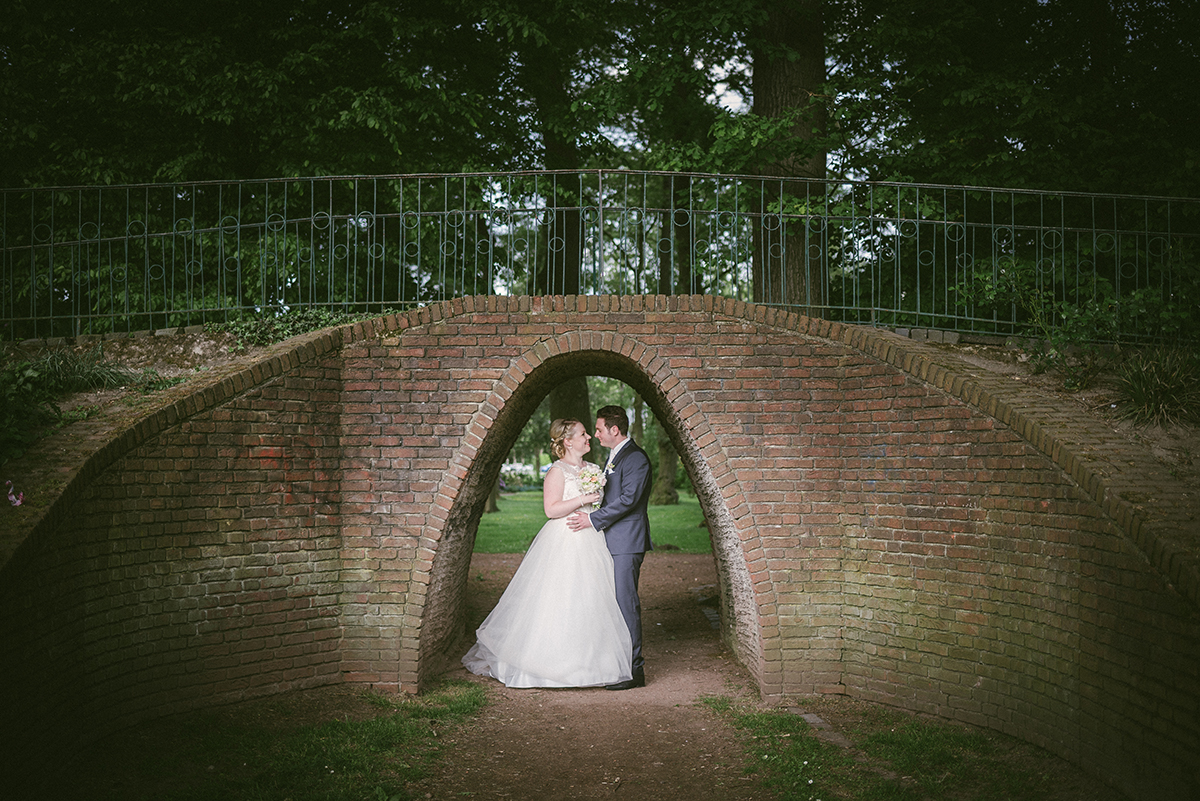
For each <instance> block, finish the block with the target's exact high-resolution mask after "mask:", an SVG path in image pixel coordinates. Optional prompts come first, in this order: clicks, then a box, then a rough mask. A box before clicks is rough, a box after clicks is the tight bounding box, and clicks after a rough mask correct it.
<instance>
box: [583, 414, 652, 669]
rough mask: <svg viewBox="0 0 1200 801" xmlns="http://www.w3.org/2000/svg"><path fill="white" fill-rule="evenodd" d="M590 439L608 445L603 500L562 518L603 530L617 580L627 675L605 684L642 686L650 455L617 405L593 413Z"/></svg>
mask: <svg viewBox="0 0 1200 801" xmlns="http://www.w3.org/2000/svg"><path fill="white" fill-rule="evenodd" d="M596 439H598V440H600V444H601V445H603V446H604V447H606V448H609V453H608V464H607V465H606V466H605V468H604V472H605V473H606V474H607V476H608V480H607V482H606V483H605V485H604V498H603V499H602V500H601V501H600V508H599V509H597V510H596V511H594V512H592V513H591V514H590V515H588V514H585V513H583V512H576V513H575V514H574V515H572V516H571V517H570V518H568V520H567V525H568V526H569V527H570V528H571V530H572V531H579V530H580V529H585V528H588V527H592V528H595V529H596V530H597V531H603V532H604V541H605V542H606V543H607V544H608V550H609V552H610V553H611V554H612V558H613V570H614V575H615V577H616V584H617V606H619V607H620V608H621V614H622V615H623V616H624V618H625V625H627V626H628V627H629V635H630V637H631V638H632V639H633V678H631V679H629V681H622V682H619V683H617V684H610V685H608V686H607V687H606V688H605V689H608V690H628V689H631V688H633V687H645V686H646V669H645V661H644V660H643V659H642V602H641V601H640V600H639V599H638V577H639V576H640V575H641V572H642V559H644V558H645V556H646V551H649V550H651V549H652V548H653V546H652V545H651V544H650V516H649V514H648V512H647V511H646V506H647V503H648V502H649V500H650V459H649V458H648V457H647V456H646V452H645V451H644V450H642V449H641V448H639V447H638V444H637V443H636V442H634V441H633V440H631V439H630V438H629V417H628V416H627V415H626V414H625V410H624V409H622V408H621V407H620V406H605V407H604V408H603V409H601V410H600V411H599V412H597V413H596Z"/></svg>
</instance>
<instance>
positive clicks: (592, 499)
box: [579, 492, 600, 508]
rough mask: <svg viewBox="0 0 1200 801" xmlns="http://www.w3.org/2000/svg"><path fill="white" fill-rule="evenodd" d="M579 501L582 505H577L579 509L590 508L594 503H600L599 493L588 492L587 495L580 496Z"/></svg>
mask: <svg viewBox="0 0 1200 801" xmlns="http://www.w3.org/2000/svg"><path fill="white" fill-rule="evenodd" d="M579 500H580V501H582V503H580V504H579V506H580V507H581V508H582V507H584V506H591V505H592V504H594V503H599V502H600V493H598V492H589V493H588V494H587V495H580V496H579Z"/></svg>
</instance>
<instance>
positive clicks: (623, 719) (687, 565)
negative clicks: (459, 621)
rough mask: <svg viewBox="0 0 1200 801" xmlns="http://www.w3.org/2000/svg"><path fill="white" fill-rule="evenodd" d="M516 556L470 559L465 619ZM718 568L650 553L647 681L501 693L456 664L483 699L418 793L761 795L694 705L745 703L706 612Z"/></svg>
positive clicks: (713, 723) (739, 753)
mask: <svg viewBox="0 0 1200 801" xmlns="http://www.w3.org/2000/svg"><path fill="white" fill-rule="evenodd" d="M520 558H521V557H520V555H519V554H476V555H475V557H474V558H473V559H472V561H471V585H472V586H471V592H470V603H471V611H470V614H471V622H472V625H473V626H474V625H477V624H478V623H480V622H482V620H483V618H484V616H486V614H487V612H488V611H489V610H490V609H491V607H492V606H493V605H494V604H495V602H496V599H497V598H499V596H500V593H501V592H502V591H503V589H504V587H505V586H506V585H507V584H508V580H509V579H510V578H511V577H512V574H513V572H514V571H515V570H516V568H517V565H518V564H519V562H520ZM716 580H717V579H716V569H715V566H714V564H713V558H712V556H709V555H699V556H697V555H692V554H675V553H650V554H648V555H647V558H646V563H645V566H644V567H643V569H642V593H641V594H642V605H643V609H642V616H643V628H644V640H645V642H644V645H643V649H644V652H645V655H646V678H647V685H646V686H645V687H641V688H638V689H634V690H626V691H623V692H609V691H607V690H604V689H586V690H510V689H508V688H506V687H504V685H502V684H500V683H499V682H497V681H494V680H492V679H486V678H481V677H478V676H473V675H472V674H470V673H468V672H467V671H466V670H464V669H462V668H458V669H456V670H453V671H451V672H450V674H449V675H450V676H452V677H454V678H467V679H469V680H471V681H477V682H480V683H483V684H485V685H486V686H488V687H489V688H490V690H491V697H492V703H491V704H490V705H489V706H488V707H487V708H485V709H484V710H483V712H482V713H481V714H480V715H479V716H478V718H477V719H476V720H475V722H474V723H473V724H472V725H471V726H469V727H467V728H465V729H464V730H463V731H462V732H460V733H458V734H455V735H454V736H453V737H452V738H450V741H449V742H448V743H446V744H445V745H446V752H445V753H444V758H443V759H442V760H441V762H440V763H439V765H438V766H437V767H436V769H435V770H436V771H437V772H436V774H435V775H434V776H433V777H431V778H430V779H428V780H427V781H425V782H422V784H421V785H420V786H419V787H417V788H414V789H416V790H417V793H416V794H417V796H418V797H420V795H421V794H422V791H423V792H424V793H425V794H426V797H427V798H434V799H451V798H463V797H469V798H473V799H480V798H497V799H500V798H538V799H559V798H572V799H576V798H578V799H586V798H637V799H647V801H653V800H654V799H678V798H691V799H709V798H711V799H762V798H764V797H768V796H766V795H765V794H764V792H763V790H762V788H761V785H760V784H759V783H758V781H757V780H755V779H754V778H753V777H748V776H746V775H745V774H744V772H743V766H744V765H745V755H744V752H743V750H742V748H741V746H740V744H739V743H738V742H737V739H736V737H735V736H734V733H733V731H732V730H731V729H730V728H729V726H728V725H727V724H725V723H724V722H722V721H721V720H720V719H719V718H718V717H717V716H716V715H715V714H713V713H712V712H710V711H709V710H708V709H707V708H706V707H704V706H702V705H700V704H699V703H698V701H699V699H701V698H703V697H704V696H711V695H722V694H723V695H727V696H733V697H738V698H743V699H753V698H754V697H755V695H754V694H753V693H752V691H751V690H750V689H749V687H750V680H749V676H748V675H747V673H746V672H745V670H743V669H742V668H741V667H740V666H739V665H737V664H736V663H734V662H733V661H732V660H731V659H730V658H729V656H728V654H727V653H725V652H724V650H723V649H722V647H721V644H720V641H719V639H718V637H717V632H716V631H715V630H714V628H713V624H712V623H711V622H710V618H709V617H708V616H707V615H706V614H705V609H706V608H707V609H712V610H713V611H715V607H711V606H706V605H705V604H704V601H705V600H706V599H709V598H711V597H712V595H713V592H712V591H713V590H714V589H715V587H714V585H715V584H716Z"/></svg>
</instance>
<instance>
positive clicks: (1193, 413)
mask: <svg viewBox="0 0 1200 801" xmlns="http://www.w3.org/2000/svg"><path fill="white" fill-rule="evenodd" d="M1116 394H1117V401H1116V411H1117V416H1118V417H1120V418H1122V419H1125V420H1131V421H1133V422H1134V423H1137V424H1139V425H1156V426H1164V427H1165V426H1168V425H1171V424H1173V423H1186V424H1200V355H1197V354H1196V353H1195V352H1193V351H1189V350H1184V349H1182V348H1157V349H1153V350H1150V351H1148V352H1144V353H1137V354H1134V355H1133V356H1131V357H1129V358H1126V359H1125V360H1124V361H1123V362H1121V365H1120V367H1119V368H1118V370H1117V385H1116Z"/></svg>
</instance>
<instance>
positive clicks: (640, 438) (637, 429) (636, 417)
mask: <svg viewBox="0 0 1200 801" xmlns="http://www.w3.org/2000/svg"><path fill="white" fill-rule="evenodd" d="M642 406H643V404H642V396H641V395H639V394H637V393H636V392H635V393H633V420H632V421H631V422H630V423H629V436H630V438H631V439H633V441H634V442H636V443H638V444H639V445H641V444H642V443H644V442H645V441H646V440H645V435H646V427H645V426H644V425H643V424H642Z"/></svg>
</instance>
